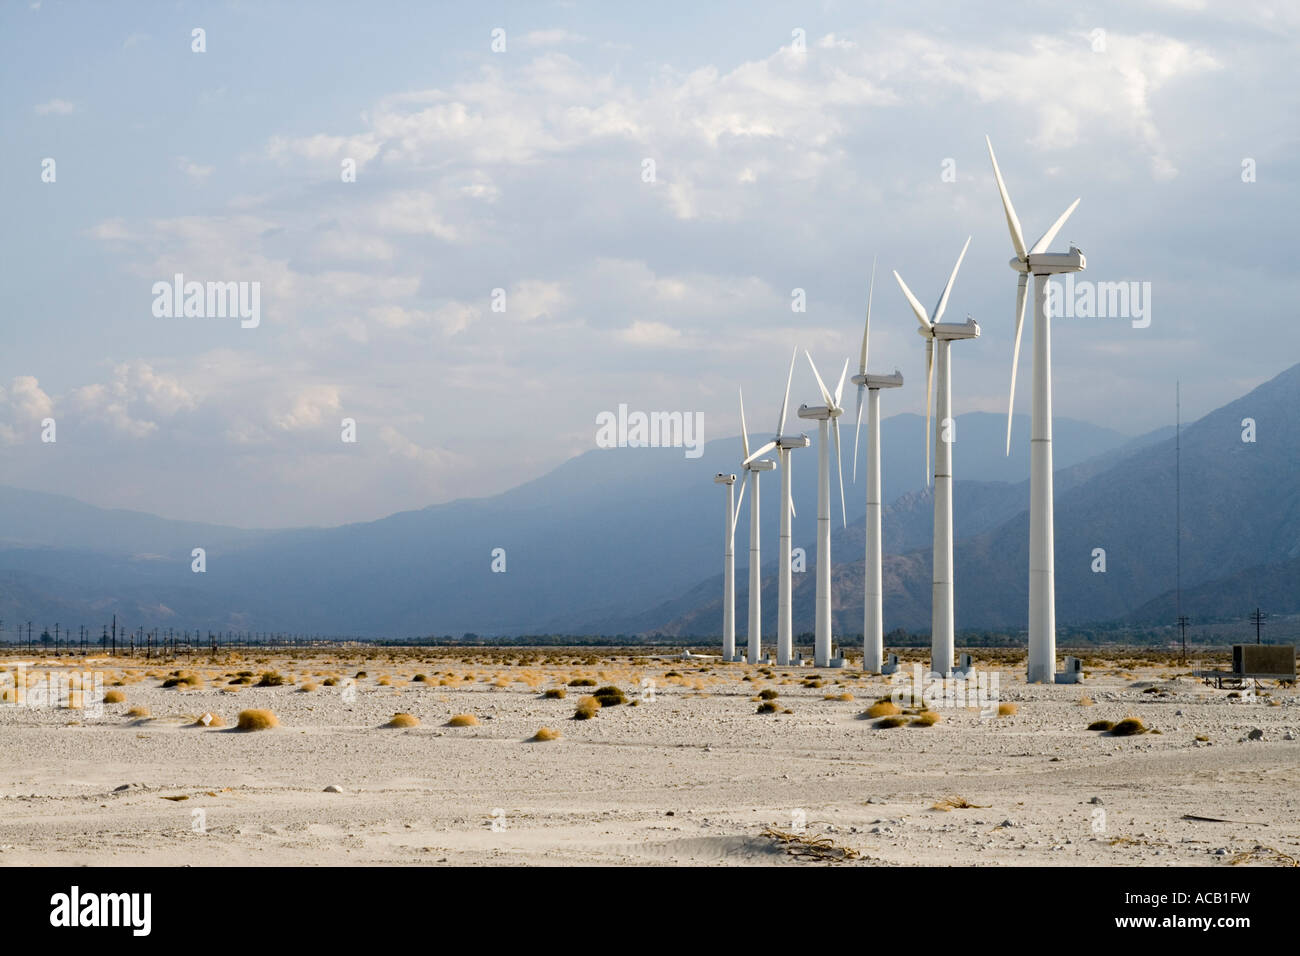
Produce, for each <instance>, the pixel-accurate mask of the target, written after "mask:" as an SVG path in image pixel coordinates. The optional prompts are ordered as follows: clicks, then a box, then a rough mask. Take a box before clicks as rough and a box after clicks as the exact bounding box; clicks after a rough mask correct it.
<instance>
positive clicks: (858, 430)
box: [853, 385, 867, 485]
mask: <svg viewBox="0 0 1300 956" xmlns="http://www.w3.org/2000/svg"><path fill="white" fill-rule="evenodd" d="M866 390H867V387H866V386H865V385H859V386H858V423H857V425H855V426H854V429H853V483H854V484H855V485H856V484H857V483H858V439H860V438H861V437H862V393H863V392H865V391H866Z"/></svg>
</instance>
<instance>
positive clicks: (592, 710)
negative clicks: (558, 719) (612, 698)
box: [573, 697, 600, 720]
mask: <svg viewBox="0 0 1300 956" xmlns="http://www.w3.org/2000/svg"><path fill="white" fill-rule="evenodd" d="M599 710H600V701H598V700H597V699H596V698H595V697H582V698H580V699H579V700H578V707H577V709H576V710H574V712H573V719H574V720H591V718H593V717H595V716H596V714H597V712H599Z"/></svg>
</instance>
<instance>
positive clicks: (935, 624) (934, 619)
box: [894, 238, 980, 677]
mask: <svg viewBox="0 0 1300 956" xmlns="http://www.w3.org/2000/svg"><path fill="white" fill-rule="evenodd" d="M968 248H970V239H969V238H967V240H966V245H964V246H962V247H961V255H959V256H958V257H957V264H956V265H955V266H953V267H952V275H951V276H949V277H948V284H947V285H946V286H944V287H943V294H942V295H941V296H939V303H938V305H936V306H935V307H934V313H933V315H927V314H926V311H925V308H924V306H922V305H921V303H920V302H918V301H917V299H916V296H914V295H912V290H911V289H909V288H908V287H907V283H905V282H904V281H903V277H902V276H900V275H899V274H898V273H897V272H895V273H894V278H895V279H897V280H898V284H899V286H900V287H901V288H902V290H903V295H905V296H906V297H907V301H908V304H909V305H911V306H912V311H913V312H915V313H916V318H917V321H918V322H920V323H921V327H920V329H918V330H917V331H918V332H919V333H920V335H921V337H922V338H924V339H925V455H926V463H925V470H926V473H927V474H926V481H927V482H928V481H929V478H930V476H929V471H930V383H931V381H932V379H933V372H934V358H935V355H934V353H935V348H934V344H935V342H938V343H939V349H938V352H939V382H938V389H937V391H938V397H937V404H938V412H939V428H938V430H937V431H936V432H935V436H934V438H935V442H934V551H933V555H934V581H933V598H932V600H931V605H930V671H931V672H932V673H935V674H938V675H940V676H941V677H949V676H951V674H952V663H953V607H952V443H953V441H954V440H955V438H956V436H955V435H954V434H953V432H952V429H953V422H952V356H951V354H950V350H951V344H952V342H953V341H954V340H955V339H974V338H978V337H979V334H980V327H979V325H978V323H976V322H975V320H974V319H970V318H968V319H967V320H966V321H965V322H961V323H957V322H940V321H939V320H940V319H941V318H943V311H944V309H946V308H947V307H948V295H949V294H950V293H951V292H952V284H953V282H954V281H955V280H956V278H957V270H958V269H960V268H961V261H962V259H964V258H965V257H966V250H967V249H968Z"/></svg>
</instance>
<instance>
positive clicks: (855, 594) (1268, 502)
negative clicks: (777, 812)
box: [647, 366, 1300, 635]
mask: <svg viewBox="0 0 1300 956" xmlns="http://www.w3.org/2000/svg"><path fill="white" fill-rule="evenodd" d="M1298 405H1300V366H1294V367H1292V368H1291V369H1288V370H1287V371H1286V372H1283V373H1282V374H1281V375H1279V376H1277V377H1276V378H1274V379H1272V380H1271V381H1269V382H1266V383H1265V384H1263V385H1261V386H1259V387H1258V388H1257V389H1255V390H1254V391H1252V392H1251V393H1249V394H1248V395H1246V396H1244V397H1243V398H1241V399H1238V400H1237V401H1235V402H1232V403H1230V404H1229V405H1226V406H1224V407H1223V408H1220V409H1218V410H1216V411H1214V412H1211V413H1210V414H1208V415H1206V416H1205V417H1204V418H1202V419H1200V420H1199V421H1197V422H1194V423H1192V424H1191V425H1188V426H1185V427H1184V429H1183V432H1182V436H1181V441H1182V494H1183V528H1184V531H1183V582H1184V586H1185V587H1188V588H1194V587H1196V586H1197V585H1198V584H1201V583H1204V582H1208V581H1211V580H1215V579H1219V578H1223V577H1224V576H1225V572H1226V574H1227V575H1228V576H1231V575H1232V574H1234V573H1236V572H1238V571H1245V569H1247V568H1252V567H1256V566H1258V565H1261V564H1267V565H1272V564H1275V563H1277V564H1280V565H1281V570H1280V574H1281V575H1282V576H1281V577H1278V578H1273V577H1270V576H1268V575H1256V577H1255V579H1254V580H1256V581H1259V582H1264V581H1268V582H1272V583H1273V584H1274V586H1277V587H1283V586H1285V585H1286V578H1285V572H1286V569H1287V568H1288V567H1289V565H1287V564H1286V562H1288V561H1289V560H1290V559H1292V558H1294V557H1296V556H1297V554H1300V475H1297V473H1296V470H1295V461H1296V458H1297V449H1300V429H1298V428H1297V425H1296V422H1295V417H1294V414H1293V412H1292V411H1291V409H1293V408H1295V407H1297V406H1298ZM1246 418H1251V419H1253V420H1254V422H1255V429H1256V432H1255V433H1256V438H1257V440H1256V441H1255V442H1253V443H1247V442H1243V441H1242V430H1243V426H1242V421H1243V419H1246ZM1028 498H1029V495H1028V487H1027V483H1022V484H1020V485H1017V486H992V487H981V486H979V485H972V484H970V483H963V482H961V481H958V482H956V483H955V484H954V511H955V525H956V529H957V546H956V581H955V604H956V612H957V621H958V626H959V627H965V628H985V627H999V628H1013V629H1015V628H1023V627H1024V626H1025V625H1024V622H1025V620H1026V618H1027V614H1028V541H1029V515H1028V512H1027V510H1025V509H1026V508H1027V505H1028ZM930 500H931V499H930V497H929V495H928V493H917V494H911V495H906V496H904V497H903V498H901V499H900V500H898V501H896V502H895V504H894V506H893V507H892V508H891V509H889V510H888V512H887V515H886V519H885V521H884V526H885V537H886V542H887V551H888V544H892V545H894V546H896V547H900V548H903V549H905V548H907V547H908V546H909V545H910V546H913V547H915V548H917V550H915V551H911V552H905V553H904V554H902V555H897V554H892V555H891V554H887V555H886V558H885V564H884V567H885V575H886V585H885V614H886V627H887V628H892V627H898V626H902V627H907V628H909V629H923V630H928V628H929V624H930V594H929V590H930V577H931V562H930V555H929V551H928V548H927V547H926V545H928V543H929V542H928V537H927V535H928V528H929V525H928V524H927V523H926V521H925V520H924V518H925V515H926V514H927V512H928V511H929V509H930V508H931V507H932V506H931V504H930ZM1008 515H1009V516H1008ZM1055 516H1056V528H1055V530H1056V599H1057V605H1056V607H1057V619H1058V621H1059V622H1060V623H1062V624H1069V623H1090V622H1098V621H1111V620H1119V619H1121V618H1125V617H1126V616H1127V615H1129V614H1131V613H1133V612H1134V611H1135V609H1137V608H1139V607H1141V606H1142V605H1144V604H1145V603H1146V602H1149V601H1152V600H1154V599H1156V598H1157V597H1158V596H1160V595H1162V594H1164V593H1165V592H1166V591H1167V590H1168V589H1169V588H1170V587H1171V586H1172V584H1173V582H1174V544H1175V539H1174V534H1175V531H1174V528H1175V522H1174V439H1173V437H1172V436H1170V437H1165V438H1159V437H1158V436H1152V437H1151V438H1150V439H1148V440H1138V441H1136V442H1133V443H1128V445H1127V447H1124V448H1119V449H1114V450H1111V451H1108V452H1107V453H1106V454H1104V455H1103V456H1100V457H1099V458H1097V459H1095V460H1093V461H1090V462H1084V463H1081V464H1078V465H1076V466H1074V467H1071V468H1065V469H1060V470H1058V471H1057V474H1056V511H1055ZM986 522H994V523H995V524H994V526H991V527H987V528H981V524H983V523H986ZM891 536H892V537H891ZM841 537H842V538H845V539H846V540H845V545H846V546H844V547H840V546H838V545H837V544H836V543H833V545H832V558H833V560H834V561H835V565H834V571H833V576H834V589H835V593H834V596H833V602H832V603H833V606H834V608H835V609H836V610H835V612H834V614H835V620H836V628H837V629H843V630H844V631H845V632H847V633H858V632H860V631H861V628H862V624H861V620H862V559H861V554H862V547H863V540H862V533H861V529H860V527H859V529H858V531H857V533H856V534H855V535H852V536H841ZM1096 548H1102V549H1104V550H1105V556H1106V571H1105V572H1104V573H1096V572H1094V571H1093V570H1092V564H1093V551H1094V549H1096ZM814 558H815V550H813V549H811V548H810V549H809V573H808V574H807V575H805V576H797V578H796V587H795V597H794V614H795V627H796V629H799V630H808V629H810V628H811V627H812V626H813V607H812V596H811V592H809V591H808V590H807V584H808V580H799V578H806V579H809V580H810V579H812V577H813V565H814V563H815V562H814ZM846 558H847V559H848V560H847V561H846V560H845V559H846ZM1247 580H1248V578H1245V577H1243V578H1240V579H1234V581H1235V583H1236V584H1239V585H1242V586H1245V584H1246V582H1247ZM1291 590H1292V591H1293V592H1294V591H1295V590H1297V586H1296V584H1295V582H1292V585H1291ZM720 591H721V578H720V576H715V577H712V578H711V580H710V581H709V582H707V583H705V584H703V585H701V586H698V588H697V589H692V591H691V593H692V594H697V595H698V596H699V597H701V598H707V599H708V600H707V601H704V602H702V604H701V605H700V606H697V607H690V606H687V605H686V601H685V599H684V598H683V599H682V600H680V601H677V600H674V601H669V602H666V603H665V604H664V605H663V608H662V610H664V611H675V612H676V613H675V614H674V615H673V616H671V617H665V618H661V619H660V620H659V621H658V622H656V623H652V624H650V625H649V626H648V627H647V630H659V631H662V632H664V633H670V634H700V635H704V634H710V635H711V634H716V633H717V631H718V627H719V624H718V623H717V622H718V621H719V620H720V615H721V605H720ZM737 591H738V596H737V608H738V612H737V613H738V618H737V620H738V622H739V623H738V632H739V633H741V634H743V633H744V628H745V620H744V609H745V607H746V602H747V596H746V591H745V581H744V580H743V579H740V580H738V582H737ZM767 593H768V582H767V581H765V586H764V601H765V602H766V601H767V600H768V597H767ZM1223 597H1227V595H1224V596H1223ZM772 601H773V602H774V601H775V597H773V598H772ZM1276 601H1277V598H1275V599H1274V602H1275V603H1276ZM1282 603H1284V604H1285V603H1287V602H1286V600H1285V599H1284V600H1282ZM765 607H771V608H772V610H773V612H774V611H775V604H774V603H773V604H771V605H767V604H765ZM765 620H766V623H765V627H764V632H765V634H766V633H768V632H769V631H771V632H774V630H775V617H774V615H766V616H765Z"/></svg>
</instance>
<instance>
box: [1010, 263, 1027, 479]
mask: <svg viewBox="0 0 1300 956" xmlns="http://www.w3.org/2000/svg"><path fill="white" fill-rule="evenodd" d="M1028 285H1029V275H1028V273H1025V272H1022V273H1020V281H1019V282H1017V283H1016V344H1015V347H1014V348H1013V349H1012V351H1011V397H1010V398H1008V399H1007V455H1010V454H1011V416H1012V415H1013V414H1014V413H1015V408H1016V368H1017V366H1019V365H1020V332H1021V330H1022V329H1023V328H1024V326H1025V293H1026V291H1027V287H1028Z"/></svg>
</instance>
